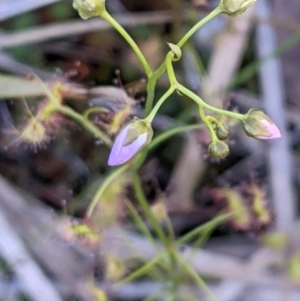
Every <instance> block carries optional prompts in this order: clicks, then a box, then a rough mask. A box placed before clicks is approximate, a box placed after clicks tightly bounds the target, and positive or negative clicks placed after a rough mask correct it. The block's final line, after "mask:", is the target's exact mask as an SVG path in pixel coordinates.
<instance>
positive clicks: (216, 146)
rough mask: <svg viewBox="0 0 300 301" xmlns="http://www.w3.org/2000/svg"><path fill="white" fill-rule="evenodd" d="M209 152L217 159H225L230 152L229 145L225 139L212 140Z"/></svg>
mask: <svg viewBox="0 0 300 301" xmlns="http://www.w3.org/2000/svg"><path fill="white" fill-rule="evenodd" d="M208 152H209V154H210V155H211V156H212V157H213V158H216V159H224V158H225V157H227V156H228V154H229V147H228V145H227V144H226V143H225V142H224V141H219V140H217V141H212V142H211V143H210V145H209V146H208Z"/></svg>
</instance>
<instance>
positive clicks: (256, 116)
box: [243, 109, 281, 140]
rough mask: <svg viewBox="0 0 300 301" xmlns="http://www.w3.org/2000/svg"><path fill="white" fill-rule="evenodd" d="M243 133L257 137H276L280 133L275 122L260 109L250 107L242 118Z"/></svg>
mask: <svg viewBox="0 0 300 301" xmlns="http://www.w3.org/2000/svg"><path fill="white" fill-rule="evenodd" d="M243 126H244V131H245V133H246V134H247V135H248V136H250V137H254V138H257V139H263V140H268V139H276V138H280V137H281V134H280V131H279V129H278V127H277V126H276V125H275V123H274V122H273V121H272V120H271V119H270V118H269V117H268V116H267V115H266V114H265V113H264V112H263V111H261V110H258V109H250V110H249V112H248V113H247V114H246V115H245V118H244V120H243Z"/></svg>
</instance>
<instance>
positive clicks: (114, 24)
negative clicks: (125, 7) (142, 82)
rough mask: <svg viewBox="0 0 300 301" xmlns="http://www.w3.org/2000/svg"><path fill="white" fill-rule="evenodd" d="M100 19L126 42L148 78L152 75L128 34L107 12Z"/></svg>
mask: <svg viewBox="0 0 300 301" xmlns="http://www.w3.org/2000/svg"><path fill="white" fill-rule="evenodd" d="M101 17H102V18H103V19H104V20H106V21H107V22H108V23H109V24H110V25H111V26H112V27H113V28H114V29H115V30H117V31H118V32H119V34H120V35H121V36H122V37H123V38H124V39H125V40H126V42H127V43H128V44H129V45H130V47H131V48H132V50H133V51H134V52H135V54H136V56H137V57H138V59H139V61H140V63H141V64H142V66H143V68H144V71H145V73H146V75H147V77H148V78H149V77H150V76H151V74H152V70H151V67H150V65H149V64H148V62H147V60H146V58H145V56H144V55H143V53H142V52H141V50H140V48H139V47H138V46H137V44H136V43H135V41H134V40H133V39H132V37H131V36H130V35H129V34H128V32H127V31H126V30H125V29H124V28H123V27H122V26H121V25H120V24H119V23H118V22H117V21H116V20H115V19H114V18H113V17H112V16H111V15H110V14H109V13H108V12H107V11H105V12H104V13H102V14H101Z"/></svg>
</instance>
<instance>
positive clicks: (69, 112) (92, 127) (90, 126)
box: [55, 105, 111, 146]
mask: <svg viewBox="0 0 300 301" xmlns="http://www.w3.org/2000/svg"><path fill="white" fill-rule="evenodd" d="M55 111H57V112H59V113H62V114H64V115H66V116H68V117H71V118H72V119H74V120H76V121H78V122H79V123H80V124H81V125H82V126H83V127H85V128H86V129H87V130H89V131H90V132H91V133H93V134H94V135H95V136H96V137H98V138H100V139H101V140H102V141H103V142H104V143H105V144H106V145H108V146H111V140H110V138H109V137H108V136H106V134H104V133H103V132H102V131H101V130H100V129H99V128H98V127H96V126H95V125H94V124H93V123H91V122H89V121H88V120H86V119H85V118H84V117H83V116H82V115H80V114H78V113H77V112H75V111H74V110H72V109H71V108H69V107H67V106H63V105H58V106H56V107H55Z"/></svg>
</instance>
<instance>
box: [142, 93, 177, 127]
mask: <svg viewBox="0 0 300 301" xmlns="http://www.w3.org/2000/svg"><path fill="white" fill-rule="evenodd" d="M174 90H175V89H174V88H173V87H170V88H169V89H168V90H167V91H166V92H165V93H164V94H163V95H162V97H161V98H160V99H159V100H158V101H157V103H156V105H155V106H154V108H153V109H152V111H151V112H150V114H149V115H148V116H147V117H146V118H145V119H144V120H145V121H146V122H149V123H151V122H152V121H153V119H154V117H155V115H156V114H157V112H158V110H159V108H160V107H161V106H162V104H163V103H164V102H165V100H166V99H167V98H168V97H169V96H170V95H171V94H172V93H173V92H174Z"/></svg>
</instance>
